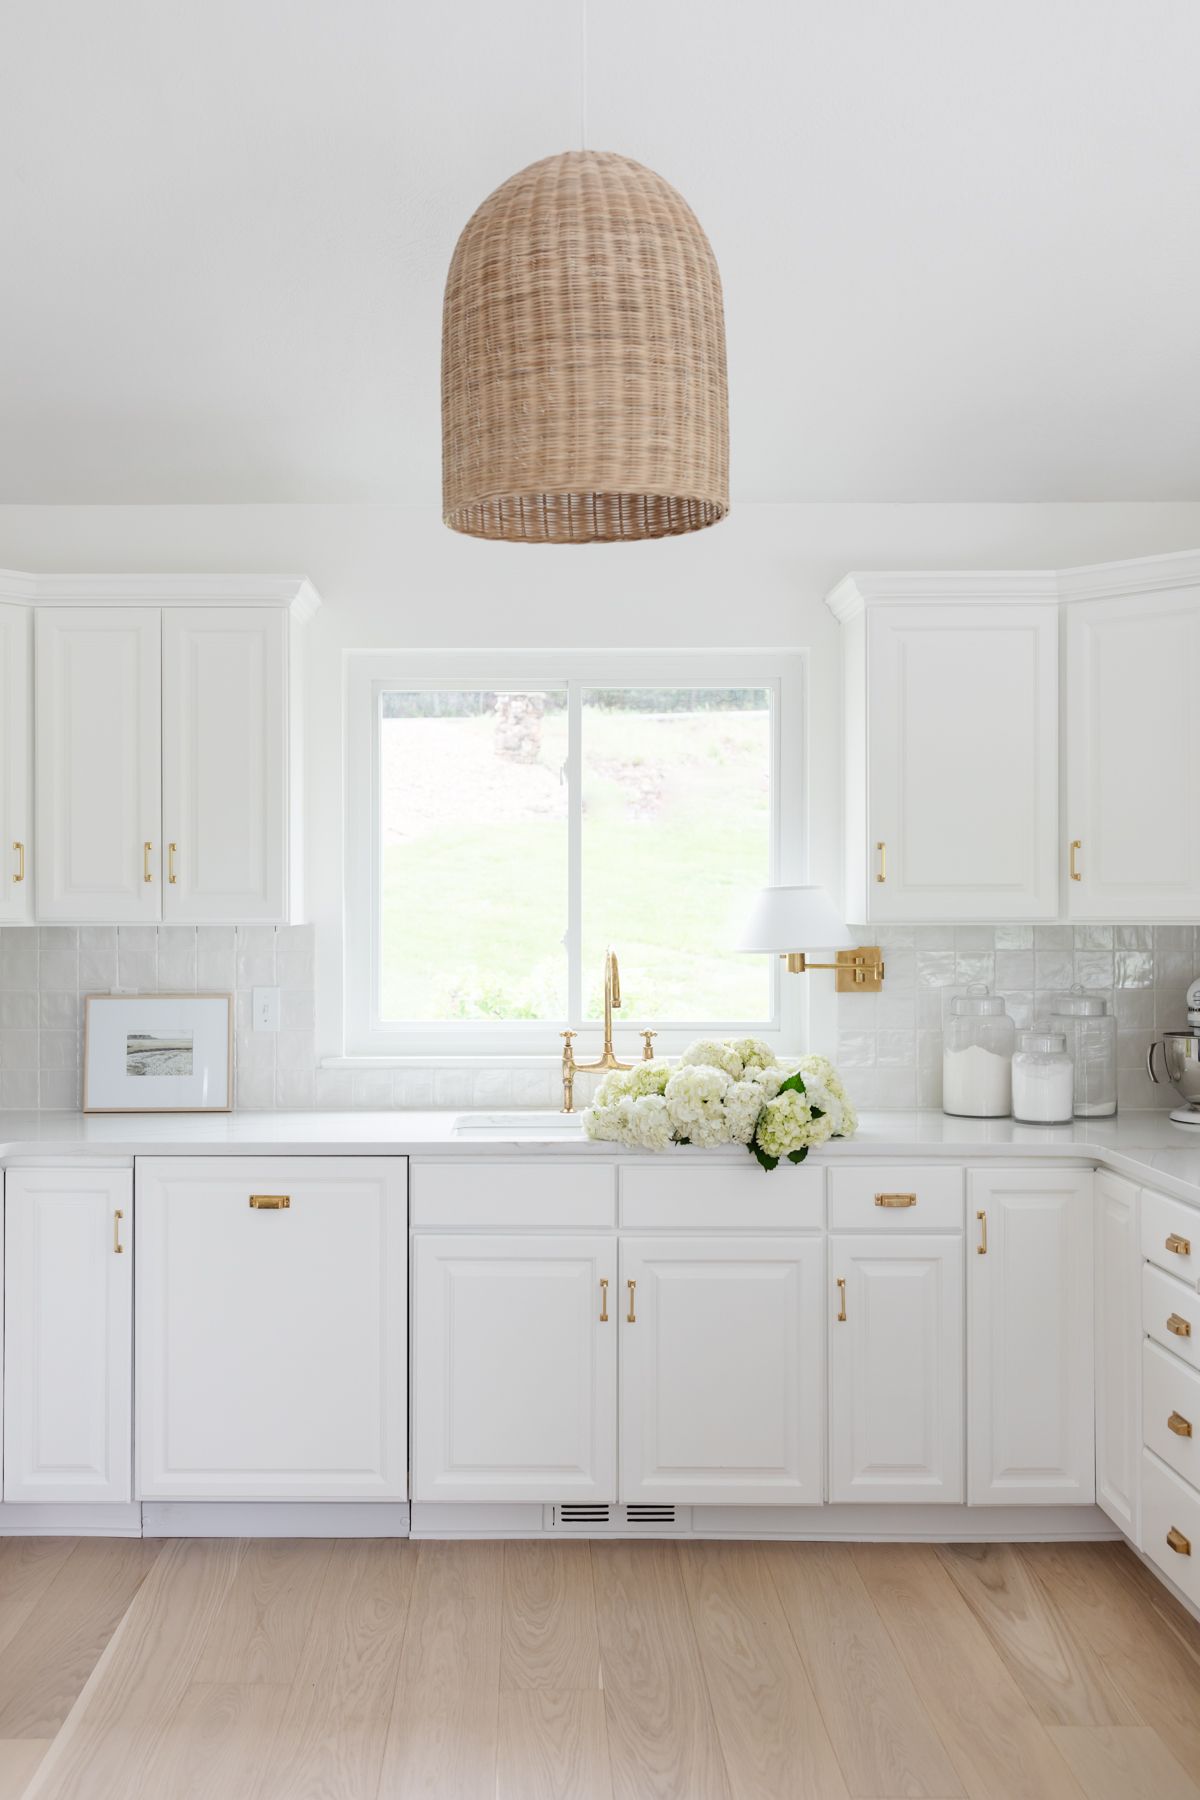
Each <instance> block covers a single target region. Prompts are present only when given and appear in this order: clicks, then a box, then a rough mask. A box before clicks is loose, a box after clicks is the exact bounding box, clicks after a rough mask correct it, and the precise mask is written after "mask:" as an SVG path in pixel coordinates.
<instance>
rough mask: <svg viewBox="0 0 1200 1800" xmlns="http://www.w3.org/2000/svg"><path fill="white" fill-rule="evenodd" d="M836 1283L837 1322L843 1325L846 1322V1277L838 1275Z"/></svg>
mask: <svg viewBox="0 0 1200 1800" xmlns="http://www.w3.org/2000/svg"><path fill="white" fill-rule="evenodd" d="M837 1285H838V1324H839V1325H844V1324H845V1323H846V1278H845V1276H844V1275H839V1276H838V1278H837Z"/></svg>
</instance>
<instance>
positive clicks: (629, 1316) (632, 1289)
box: [625, 1281, 637, 1325]
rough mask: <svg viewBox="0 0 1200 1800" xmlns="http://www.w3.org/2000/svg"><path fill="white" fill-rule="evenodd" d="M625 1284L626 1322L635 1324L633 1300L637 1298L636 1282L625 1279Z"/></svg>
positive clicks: (635, 1315)
mask: <svg viewBox="0 0 1200 1800" xmlns="http://www.w3.org/2000/svg"><path fill="white" fill-rule="evenodd" d="M625 1286H626V1287H627V1288H628V1289H629V1311H628V1312H627V1313H626V1314H625V1318H626V1322H627V1323H628V1324H630V1325H636V1324H637V1307H636V1305H635V1301H636V1299H637V1282H636V1281H627V1282H626V1283H625Z"/></svg>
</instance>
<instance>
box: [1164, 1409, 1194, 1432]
mask: <svg viewBox="0 0 1200 1800" xmlns="http://www.w3.org/2000/svg"><path fill="white" fill-rule="evenodd" d="M1167 1430H1168V1431H1173V1432H1174V1433H1175V1436H1176V1437H1191V1435H1192V1421H1191V1420H1190V1419H1185V1418H1184V1416H1183V1414H1182V1413H1178V1412H1173V1413H1172V1414H1171V1416H1170V1418H1169V1419H1168V1420H1167Z"/></svg>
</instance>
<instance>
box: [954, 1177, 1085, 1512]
mask: <svg viewBox="0 0 1200 1800" xmlns="http://www.w3.org/2000/svg"><path fill="white" fill-rule="evenodd" d="M1092 1180H1093V1177H1092V1172H1091V1171H1090V1170H1062V1171H1057V1170H1045V1169H1009V1170H1003V1169H1002V1170H996V1171H992V1170H987V1171H983V1170H975V1171H973V1172H972V1173H971V1175H970V1177H969V1186H968V1209H969V1210H968V1216H969V1218H970V1219H971V1220H972V1221H973V1222H974V1225H975V1231H976V1234H977V1235H976V1239H975V1242H974V1244H973V1245H972V1246H971V1247H970V1248H969V1249H968V1255H967V1266H968V1269H969V1271H970V1274H969V1307H970V1334H969V1349H968V1399H967V1411H968V1416H969V1418H970V1433H969V1449H968V1460H969V1470H970V1474H969V1482H968V1496H967V1497H968V1500H969V1502H970V1504H971V1505H973V1506H981V1505H991V1506H997V1505H1013V1506H1017V1505H1021V1506H1030V1505H1042V1506H1045V1505H1049V1504H1053V1503H1055V1502H1060V1503H1062V1504H1065V1505H1075V1506H1078V1505H1087V1504H1088V1503H1089V1502H1091V1501H1092V1500H1093V1499H1094V1498H1095V1491H1096V1468H1095V1425H1094V1418H1095V1415H1094V1383H1093V1344H1092V1287H1093V1269H1092Z"/></svg>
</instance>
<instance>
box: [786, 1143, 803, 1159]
mask: <svg viewBox="0 0 1200 1800" xmlns="http://www.w3.org/2000/svg"><path fill="white" fill-rule="evenodd" d="M807 1155H808V1145H807V1144H805V1146H804V1148H803V1150H789V1151H788V1161H789V1162H803V1161H804V1159H805V1157H806V1156H807Z"/></svg>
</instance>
